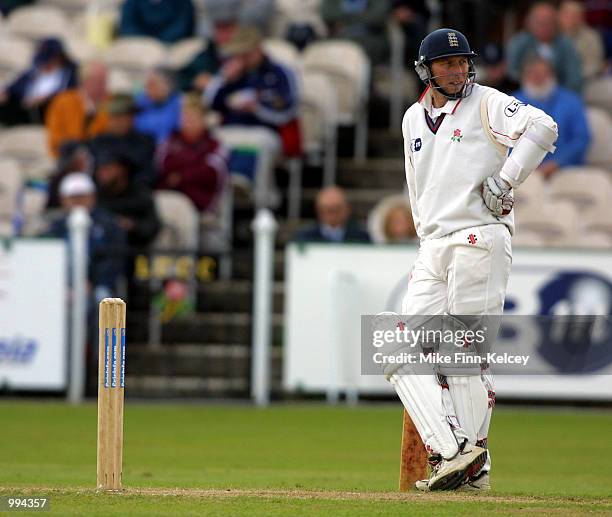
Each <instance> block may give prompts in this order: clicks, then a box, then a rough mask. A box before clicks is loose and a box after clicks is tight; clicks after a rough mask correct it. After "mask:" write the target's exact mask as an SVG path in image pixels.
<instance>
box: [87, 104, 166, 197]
mask: <svg viewBox="0 0 612 517" xmlns="http://www.w3.org/2000/svg"><path fill="white" fill-rule="evenodd" d="M106 111H107V113H108V128H107V130H106V132H104V133H102V134H101V135H98V136H97V137H95V138H94V139H93V140H91V142H90V148H91V152H92V153H93V156H94V159H95V158H96V157H98V156H103V155H109V154H119V155H122V156H128V157H129V158H130V160H131V161H132V163H133V164H134V173H135V177H134V178H132V179H134V180H136V181H140V182H143V183H144V184H146V185H148V186H150V187H152V186H153V184H154V183H155V179H156V173H155V167H154V164H153V159H154V155H155V140H154V139H153V137H151V136H149V135H143V134H142V133H140V132H138V131H136V129H135V128H134V115H135V113H136V111H137V109H136V104H135V103H134V100H133V99H132V96H131V95H128V94H125V93H117V94H115V95H113V96H112V97H111V98H110V99H109V101H108V102H107V104H106Z"/></svg>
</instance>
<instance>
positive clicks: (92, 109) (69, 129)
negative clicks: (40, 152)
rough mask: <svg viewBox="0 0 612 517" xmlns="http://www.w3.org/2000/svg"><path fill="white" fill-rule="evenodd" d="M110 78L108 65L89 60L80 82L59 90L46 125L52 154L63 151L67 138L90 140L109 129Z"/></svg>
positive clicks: (48, 112) (49, 111)
mask: <svg viewBox="0 0 612 517" xmlns="http://www.w3.org/2000/svg"><path fill="white" fill-rule="evenodd" d="M106 81H107V68H106V65H104V64H103V63H100V62H90V63H87V64H85V65H84V66H83V67H82V68H81V70H80V86H79V87H78V88H77V89H73V90H66V91H65V92H62V93H60V94H58V95H57V96H56V97H55V98H54V99H53V101H51V104H50V105H49V109H48V110H47V114H46V117H45V125H46V126H47V133H48V138H49V151H50V153H51V155H52V156H54V157H57V156H58V155H59V149H60V146H61V145H62V144H63V143H64V142H67V141H70V140H80V141H82V140H87V139H89V138H93V137H94V136H96V135H99V134H100V133H102V132H104V131H106V128H107V124H108V115H107V113H106V112H105V111H104V109H102V105H103V102H104V101H105V99H106V95H107V90H106Z"/></svg>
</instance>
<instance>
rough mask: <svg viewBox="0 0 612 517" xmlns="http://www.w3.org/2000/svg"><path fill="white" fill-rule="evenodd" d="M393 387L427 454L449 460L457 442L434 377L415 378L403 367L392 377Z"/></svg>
mask: <svg viewBox="0 0 612 517" xmlns="http://www.w3.org/2000/svg"><path fill="white" fill-rule="evenodd" d="M389 382H390V383H391V385H392V386H393V387H394V388H395V391H396V392H397V395H398V396H399V398H400V400H401V401H402V404H403V405H404V407H405V408H406V411H408V414H409V415H410V418H411V419H412V421H413V423H414V426H415V427H416V429H417V431H418V432H419V435H420V436H421V440H422V441H423V443H424V444H425V447H426V448H427V449H428V451H429V452H432V451H433V452H434V453H440V454H441V455H442V456H443V457H444V458H446V459H450V458H452V457H454V456H455V455H456V454H457V452H459V447H458V445H457V440H456V439H455V436H454V434H453V432H452V431H451V428H450V426H449V425H448V423H447V415H446V411H445V409H444V406H443V404H442V388H441V386H440V385H439V384H438V381H437V379H436V377H435V376H434V375H416V374H413V373H411V372H410V369H409V368H408V367H406V366H404V367H402V368H400V369H399V370H398V371H397V372H396V373H394V374H393V375H391V377H390V378H389Z"/></svg>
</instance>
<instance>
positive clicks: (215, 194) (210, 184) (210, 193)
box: [157, 95, 228, 211]
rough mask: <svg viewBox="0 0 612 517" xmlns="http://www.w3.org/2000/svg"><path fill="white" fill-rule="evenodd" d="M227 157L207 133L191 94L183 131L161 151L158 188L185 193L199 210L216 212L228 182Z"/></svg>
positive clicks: (185, 101) (197, 101)
mask: <svg viewBox="0 0 612 517" xmlns="http://www.w3.org/2000/svg"><path fill="white" fill-rule="evenodd" d="M227 158H228V157H227V153H226V151H225V150H224V149H223V148H222V146H221V144H220V143H219V142H218V141H217V140H215V139H214V138H213V137H211V136H210V135H209V133H208V132H207V131H206V124H205V122H204V109H203V108H202V103H201V102H200V99H199V98H198V97H197V96H191V95H188V96H186V97H185V98H184V99H183V106H182V110H181V126H180V129H179V130H178V131H177V132H175V133H173V134H172V135H171V136H170V138H169V139H168V141H167V142H166V143H165V144H164V145H163V146H162V148H161V150H160V178H159V181H158V184H157V186H158V188H160V189H170V190H178V191H179V192H182V193H183V194H185V195H186V196H187V197H189V199H191V201H193V204H194V205H195V206H196V207H197V209H198V210H200V211H207V210H208V211H210V210H214V209H215V208H216V203H217V201H218V198H219V194H220V193H221V191H222V189H223V187H224V185H225V183H226V182H227V181H228V170H227Z"/></svg>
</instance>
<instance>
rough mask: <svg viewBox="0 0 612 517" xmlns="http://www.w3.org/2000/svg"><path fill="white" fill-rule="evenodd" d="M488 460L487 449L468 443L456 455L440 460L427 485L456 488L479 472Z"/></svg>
mask: <svg viewBox="0 0 612 517" xmlns="http://www.w3.org/2000/svg"><path fill="white" fill-rule="evenodd" d="M486 460H487V450H486V449H483V448H482V447H477V446H476V445H471V444H469V443H468V444H466V445H465V447H464V448H463V450H461V451H459V453H458V454H457V455H455V457H453V458H451V459H450V460H447V459H443V460H442V461H441V462H440V464H439V465H438V466H437V467H436V468H435V470H434V472H433V474H432V476H431V477H430V478H429V483H428V484H427V486H428V488H429V490H454V489H455V488H458V487H459V486H460V485H461V484H462V483H463V482H464V481H465V480H466V479H467V478H468V477H470V476H472V475H473V474H474V473H476V472H478V471H479V470H480V469H481V468H482V467H483V466H484V464H485V461H486Z"/></svg>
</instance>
